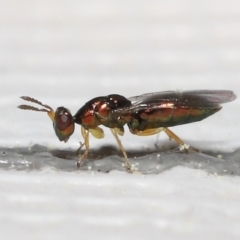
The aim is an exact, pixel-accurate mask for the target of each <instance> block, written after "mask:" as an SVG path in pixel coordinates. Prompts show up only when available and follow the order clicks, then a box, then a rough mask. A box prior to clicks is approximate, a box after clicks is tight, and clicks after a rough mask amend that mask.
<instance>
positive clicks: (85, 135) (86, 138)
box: [77, 127, 89, 167]
mask: <svg viewBox="0 0 240 240" xmlns="http://www.w3.org/2000/svg"><path fill="white" fill-rule="evenodd" d="M81 133H82V136H83V139H84V142H83V143H82V144H81V146H80V148H79V149H78V152H79V151H80V150H81V148H82V147H83V146H84V145H85V151H84V153H83V154H82V155H81V156H80V157H79V159H78V161H77V167H80V165H81V162H82V161H83V160H84V159H85V158H87V156H88V152H89V131H88V130H86V129H85V128H84V127H81Z"/></svg>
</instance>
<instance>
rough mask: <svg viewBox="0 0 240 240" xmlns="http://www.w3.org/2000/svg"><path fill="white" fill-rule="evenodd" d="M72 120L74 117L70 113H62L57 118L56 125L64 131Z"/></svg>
mask: <svg viewBox="0 0 240 240" xmlns="http://www.w3.org/2000/svg"><path fill="white" fill-rule="evenodd" d="M71 122H72V118H71V116H70V115H66V114H62V115H59V116H58V117H57V119H56V127H57V128H58V129H59V130H60V131H63V130H65V129H66V128H67V127H68V126H69V125H70V124H71Z"/></svg>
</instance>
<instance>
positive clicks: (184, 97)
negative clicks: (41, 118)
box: [19, 90, 236, 171]
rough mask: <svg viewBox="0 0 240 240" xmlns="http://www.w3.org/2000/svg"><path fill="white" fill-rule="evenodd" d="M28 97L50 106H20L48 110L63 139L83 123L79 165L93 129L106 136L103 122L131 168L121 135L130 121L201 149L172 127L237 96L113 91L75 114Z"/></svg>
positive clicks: (135, 129) (143, 131)
mask: <svg viewBox="0 0 240 240" xmlns="http://www.w3.org/2000/svg"><path fill="white" fill-rule="evenodd" d="M22 98H23V99H24V100H27V101H31V102H35V103H37V104H40V105H41V106H44V107H45V108H47V109H38V108H35V107H32V106H28V105H21V106H19V108H21V109H28V110H34V111H44V112H47V113H48V115H49V117H50V118H51V119H52V121H53V127H54V130H55V133H56V135H57V136H58V138H59V140H60V141H65V142H66V141H67V140H68V139H69V137H70V136H71V135H72V133H73V131H74V123H76V124H79V125H81V126H82V130H81V131H82V135H83V138H84V144H83V145H85V148H86V150H85V152H84V154H83V155H81V156H80V158H79V161H78V166H80V163H81V161H82V160H83V159H84V158H86V157H87V154H88V151H89V132H90V133H91V134H92V135H93V136H94V137H96V138H103V137H104V133H103V130H102V129H101V128H100V127H99V126H100V125H103V126H105V127H108V128H110V129H111V131H112V133H113V135H114V137H115V138H116V140H117V143H118V145H119V148H120V149H121V150H122V152H123V155H124V157H125V166H126V168H127V170H128V171H130V168H131V167H130V164H129V162H128V159H127V154H126V152H125V150H124V148H123V146H122V144H121V142H120V140H119V138H118V135H123V134H124V126H125V125H127V126H128V128H129V130H130V132H131V133H133V134H136V135H139V136H147V135H152V134H156V133H158V132H160V131H164V132H165V133H166V134H167V135H168V136H169V137H170V138H172V139H174V140H175V141H176V142H177V143H178V144H179V145H180V149H183V150H185V151H186V150H189V149H191V150H194V151H198V150H197V149H195V148H193V147H188V149H186V147H184V146H186V144H184V142H183V141H182V140H181V139H180V138H179V137H177V136H176V135H175V134H174V133H173V132H172V131H170V130H169V129H168V127H172V126H176V125H181V124H187V123H191V122H197V121H201V120H203V119H204V118H207V117H209V116H210V115H212V114H214V113H215V112H217V111H219V110H220V109H221V106H220V104H222V103H226V102H230V101H233V100H234V99H235V98H236V96H235V95H234V93H233V92H232V91H228V90H196V91H183V92H181V91H168V92H157V93H149V94H144V95H140V96H135V97H131V98H128V99H127V98H125V97H123V96H121V95H117V94H111V95H108V96H103V97H97V98H94V99H92V100H90V101H89V102H87V103H86V104H85V105H84V106H83V107H81V108H80V109H79V110H78V111H77V113H76V114H75V115H74V116H72V115H71V113H70V111H69V110H68V109H66V108H64V107H59V108H57V110H56V111H55V112H54V111H53V110H52V108H50V107H49V106H48V105H44V104H42V103H41V102H39V101H37V100H35V99H33V98H30V97H22Z"/></svg>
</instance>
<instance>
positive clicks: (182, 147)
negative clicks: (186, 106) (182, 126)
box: [163, 128, 200, 153]
mask: <svg viewBox="0 0 240 240" xmlns="http://www.w3.org/2000/svg"><path fill="white" fill-rule="evenodd" d="M163 131H164V132H165V133H166V134H167V135H168V137H169V138H170V139H173V140H174V141H175V142H176V143H177V144H178V145H179V149H180V150H181V151H184V152H186V153H188V150H192V151H194V152H200V151H199V150H198V149H197V148H194V147H191V146H189V145H188V144H186V143H184V142H183V140H182V139H180V138H179V137H178V136H177V135H176V134H175V133H173V132H172V131H170V130H169V129H168V128H163Z"/></svg>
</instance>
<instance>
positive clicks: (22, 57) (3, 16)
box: [0, 0, 240, 240]
mask: <svg viewBox="0 0 240 240" xmlns="http://www.w3.org/2000/svg"><path fill="white" fill-rule="evenodd" d="M0 5H1V7H0V111H1V118H0V147H1V156H0V166H1V168H0V202H1V204H0V238H1V239H15V238H18V239H24V240H28V239H31V240H32V239H36V240H37V239H46V240H47V239H81V238H83V239H95V238H97V239H106V240H107V239H149V238H151V239H184V240H185V239H204V240H205V239H239V237H240V230H239V227H240V219H239V214H240V207H239V201H240V187H239V186H240V178H239V176H237V175H239V166H238V161H239V158H240V157H239V153H238V152H235V153H233V152H234V151H235V150H236V149H238V147H239V145H240V141H239V119H240V114H239V109H240V101H239V99H237V100H236V101H234V102H232V103H229V104H226V105H224V107H223V109H222V110H221V111H220V112H219V113H217V114H215V115H214V116H212V117H210V118H209V119H206V120H204V121H202V122H199V123H194V124H190V125H185V126H179V127H174V128H173V129H172V130H174V132H175V133H176V134H178V135H179V136H181V137H182V138H183V139H184V140H186V141H187V142H188V143H191V144H192V145H194V146H196V147H198V148H200V149H201V150H206V151H209V152H214V153H216V154H217V153H218V152H228V153H229V155H228V157H227V159H228V160H229V162H228V161H227V160H226V161H225V163H224V165H221V169H220V168H218V167H215V165H216V164H218V165H219V163H216V159H213V160H212V161H213V162H211V159H209V162H210V163H209V162H208V163H207V165H206V166H205V167H204V169H203V170H197V169H192V166H193V165H194V166H196V165H198V166H199V168H200V169H201V166H202V165H203V163H204V161H205V160H202V162H201V163H200V165H199V163H198V161H196V159H195V158H194V155H193V156H192V158H191V155H190V157H187V159H188V161H187V162H186V163H185V162H184V160H179V159H180V158H182V156H181V155H179V154H175V155H174V159H173V158H171V157H168V158H167V159H166V158H165V159H162V160H161V159H160V160H159V161H160V162H158V163H159V165H158V166H160V167H161V168H162V171H160V173H158V174H148V175H142V174H137V175H136V174H132V175H131V174H127V173H125V172H124V171H119V170H116V171H111V172H110V173H98V172H96V171H87V170H84V169H83V170H80V171H79V170H77V169H76V168H75V161H74V160H72V161H70V162H71V163H70V164H68V165H67V167H65V166H66V165H65V163H64V161H67V160H64V159H62V158H57V157H55V156H54V157H53V156H52V154H51V153H48V151H45V150H46V149H44V151H41V149H42V148H41V147H40V146H39V145H37V147H36V148H35V149H36V152H37V154H35V155H34V154H32V152H31V151H30V159H28V154H27V153H26V151H25V150H26V149H28V148H29V147H32V146H33V145H34V144H40V145H42V146H44V147H47V148H48V149H60V150H61V149H66V148H67V149H68V148H70V149H71V151H72V152H73V151H74V150H75V149H77V148H78V146H79V143H78V142H79V141H81V140H82V139H81V136H80V134H79V133H80V131H79V129H78V126H77V127H76V131H75V134H74V135H73V136H72V137H71V139H70V140H69V142H68V143H67V144H64V143H60V142H58V140H57V138H56V137H55V135H54V132H53V129H52V124H51V122H50V120H49V119H48V117H47V116H46V114H44V113H37V112H29V111H21V110H19V109H17V108H16V106H18V105H19V104H23V101H22V100H21V99H19V96H22V95H29V96H32V97H34V98H37V99H38V100H41V101H43V102H44V103H46V104H48V105H50V106H51V107H53V108H54V109H55V108H56V107H58V106H61V105H63V106H65V107H68V108H69V109H71V111H72V112H73V113H75V112H76V111H77V110H78V109H79V108H80V107H81V106H82V105H83V104H84V103H85V102H86V101H88V100H90V99H91V98H93V97H96V96H101V95H107V94H110V93H118V94H122V95H124V96H126V97H128V96H129V97H130V96H134V95H139V94H142V93H147V92H154V91H164V90H176V89H181V90H187V89H231V90H234V91H235V93H236V94H237V95H239V96H240V80H239V78H240V31H239V29H240V15H239V12H240V3H239V1H234V0H230V1H229V0H228V1H224V0H219V1H214V0H210V1H209V0H208V1H204V0H203V1H190V0H184V1H176V0H168V1H156V0H149V1H144V0H139V1H136V0H131V1H125V0H121V1H120V0H116V1H107V0H105V1H104V0H102V1H92V0H89V1H81V0H80V1H76V0H69V1H65V0H63V1H56V0H42V1H28V0H15V1H14V0H8V1H4V0H0ZM105 132H106V137H105V139H103V140H95V139H93V138H91V141H90V144H91V146H92V148H93V149H98V148H99V147H101V146H105V145H109V144H110V145H113V146H116V143H115V142H114V139H113V137H112V136H111V135H110V134H109V131H108V129H105ZM156 141H157V137H155V136H151V137H145V138H141V137H136V136H133V135H131V134H129V133H128V132H127V131H126V134H125V136H124V137H123V138H122V142H123V145H124V146H125V147H126V149H127V150H128V151H131V150H134V151H135V152H140V153H141V152H142V151H146V150H147V149H152V150H154V144H155V143H156ZM162 142H163V143H164V144H168V139H167V137H166V136H164V134H160V136H159V138H158V145H159V146H161V143H162ZM29 150H31V149H29ZM24 151H25V152H24ZM62 151H63V150H62ZM96 151H97V150H96ZM61 153H62V152H61ZM236 153H238V154H236ZM161 154H162V153H161ZM70 155H71V156H72V155H73V154H70ZM113 155H114V156H113V164H112V166H111V169H114V165H115V164H116V165H118V168H116V169H119V166H120V168H121V163H120V165H119V161H121V158H118V159H117V160H116V159H115V158H116V156H115V155H116V153H114V154H113ZM154 156H155V158H154V159H155V160H156V161H158V159H157V157H156V155H153V157H154ZM163 156H164V154H163ZM231 156H233V157H232V158H231ZM45 158H46V159H49V162H50V164H45V162H44V159H45ZM233 158H234V160H232V159H233ZM26 159H27V160H26ZM70 159H71V157H70ZM74 159H75V157H74ZM114 159H115V160H114ZM154 159H153V160H152V161H153V162H154ZM189 159H190V160H189ZM109 160H111V154H110V156H108V158H107V159H106V161H105V159H103V160H99V161H97V162H102V163H103V164H104V162H107V163H109V162H110V161H109ZM148 160H149V157H148V156H146V157H145V164H146V162H147V161H148ZM167 160H168V161H167ZM135 161H136V160H135ZM141 161H142V162H143V161H144V157H143V159H142V160H141ZM161 161H162V162H161ZM178 161H179V162H180V163H181V164H180V165H181V166H177V165H178ZM200 161H201V160H200ZM32 162H34V163H35V164H36V165H35V164H32ZM39 162H41V163H43V164H40V163H39ZM58 162H60V163H61V164H60V166H59V165H58V166H57V167H56V166H55V165H56V164H58ZM167 162H169V164H170V165H171V164H172V165H174V164H175V163H176V162H177V164H176V165H175V167H168V165H167ZM37 164H40V165H39V166H38V168H37V167H36V168H35V167H34V166H37ZM88 164H89V165H91V162H88ZM99 164H100V163H99ZM220 164H221V163H220ZM233 164H234V165H233ZM229 165H231V166H229ZM16 166H18V167H16ZM19 166H24V167H23V169H21V171H17V169H19ZM29 166H30V167H29ZM225 167H226V168H228V167H229V168H230V169H231V172H229V171H226V172H225V173H226V174H225V175H221V174H220V175H219V173H223V172H224V169H225ZM193 168H194V167H193ZM85 169H86V168H85ZM164 169H169V170H166V171H164ZM219 169H220V170H219ZM214 172H216V174H214Z"/></svg>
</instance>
